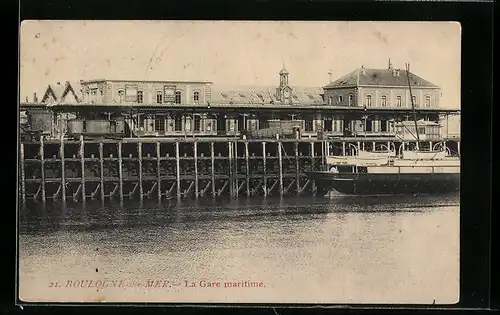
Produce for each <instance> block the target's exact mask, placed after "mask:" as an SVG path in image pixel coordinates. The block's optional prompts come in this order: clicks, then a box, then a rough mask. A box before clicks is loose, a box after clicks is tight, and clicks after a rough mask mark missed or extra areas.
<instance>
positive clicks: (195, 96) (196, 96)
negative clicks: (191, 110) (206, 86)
mask: <svg viewBox="0 0 500 315" xmlns="http://www.w3.org/2000/svg"><path fill="white" fill-rule="evenodd" d="M193 100H194V102H195V103H199V102H200V92H198V91H196V92H194V93H193Z"/></svg>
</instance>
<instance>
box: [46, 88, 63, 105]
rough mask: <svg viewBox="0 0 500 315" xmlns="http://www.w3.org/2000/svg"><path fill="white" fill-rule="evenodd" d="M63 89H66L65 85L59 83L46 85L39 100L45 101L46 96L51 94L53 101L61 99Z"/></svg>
mask: <svg viewBox="0 0 500 315" xmlns="http://www.w3.org/2000/svg"><path fill="white" fill-rule="evenodd" d="M65 89H66V86H65V85H61V84H53V85H49V86H48V87H47V89H46V90H45V93H44V95H43V97H42V100H41V102H42V103H46V102H47V101H48V98H49V96H50V95H52V96H53V98H54V101H56V102H57V101H59V100H60V99H61V97H62V95H63V93H64V90H65Z"/></svg>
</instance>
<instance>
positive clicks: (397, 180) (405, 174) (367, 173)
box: [308, 156, 460, 195]
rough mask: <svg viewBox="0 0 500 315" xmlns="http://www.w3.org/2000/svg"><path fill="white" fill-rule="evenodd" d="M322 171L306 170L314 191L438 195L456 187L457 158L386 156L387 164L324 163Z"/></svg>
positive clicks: (457, 186) (457, 179)
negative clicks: (324, 167) (393, 157)
mask: <svg viewBox="0 0 500 315" xmlns="http://www.w3.org/2000/svg"><path fill="white" fill-rule="evenodd" d="M327 167H328V169H327V170H325V171H316V172H308V176H309V177H310V178H311V179H313V180H315V181H316V186H317V187H318V190H319V191H318V194H320V195H325V194H326V193H328V192H329V191H330V190H336V191H338V192H340V193H343V194H351V195H369V194H420V193H428V194H439V193H448V192H457V191H459V189H460V160H459V159H458V158H455V157H449V156H446V157H442V158H439V159H427V160H425V159H420V160H418V159H404V158H395V159H389V161H388V163H387V164H378V165H376V164H371V165H370V164H361V163H358V164H338V163H334V164H332V163H327Z"/></svg>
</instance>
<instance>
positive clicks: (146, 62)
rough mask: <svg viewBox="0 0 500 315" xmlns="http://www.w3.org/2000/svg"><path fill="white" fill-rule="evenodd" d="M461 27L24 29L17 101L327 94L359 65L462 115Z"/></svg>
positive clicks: (170, 24)
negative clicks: (203, 92) (57, 94)
mask: <svg viewBox="0 0 500 315" xmlns="http://www.w3.org/2000/svg"><path fill="white" fill-rule="evenodd" d="M460 45H461V28H460V24H458V23H455V22H320V21H316V22H299V21H297V22H287V21H276V22H275V21H260V22H251V21H241V22H238V21H24V22H23V23H22V24H21V34H20V54H21V59H20V99H21V100H23V101H24V100H25V98H26V97H28V98H29V100H32V98H33V93H34V92H36V93H37V95H39V98H40V97H41V96H42V95H43V93H44V91H45V89H46V87H47V85H49V84H55V83H56V82H58V81H59V82H61V84H63V83H64V82H65V81H78V80H90V79H101V78H105V79H130V80H193V81H194V80H203V81H205V80H206V81H211V82H213V83H214V85H220V86H228V85H230V86H236V85H271V86H274V85H278V82H279V76H278V72H279V71H280V69H281V68H282V66H283V64H284V65H285V66H286V68H287V70H288V71H289V72H290V84H291V85H292V86H310V87H321V86H324V85H326V84H328V82H329V75H328V72H329V71H331V72H332V74H333V79H336V78H339V77H341V76H343V75H345V74H347V73H348V72H350V71H352V70H354V69H355V68H357V67H360V66H361V65H363V66H364V67H365V68H387V66H388V59H389V58H391V60H392V64H393V66H394V67H395V68H401V69H404V67H405V63H407V62H410V63H411V71H412V72H413V73H415V74H416V75H418V76H421V77H423V78H424V79H426V80H428V81H430V82H432V83H434V84H437V85H439V86H440V87H441V88H442V98H441V105H442V107H444V108H460V62H461V61H460V57H461V51H460Z"/></svg>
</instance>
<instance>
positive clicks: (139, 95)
mask: <svg viewBox="0 0 500 315" xmlns="http://www.w3.org/2000/svg"><path fill="white" fill-rule="evenodd" d="M143 101H144V92H142V91H137V103H142V102H143Z"/></svg>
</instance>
